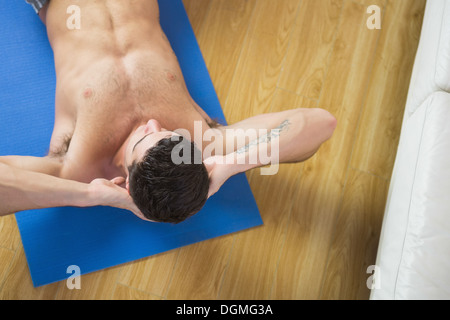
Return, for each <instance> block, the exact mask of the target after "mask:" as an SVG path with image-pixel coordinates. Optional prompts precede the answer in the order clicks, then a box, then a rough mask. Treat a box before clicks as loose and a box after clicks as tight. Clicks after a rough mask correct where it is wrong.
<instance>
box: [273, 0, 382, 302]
mask: <svg viewBox="0 0 450 320" xmlns="http://www.w3.org/2000/svg"><path fill="white" fill-rule="evenodd" d="M377 40H378V32H377V31H375V32H374V31H373V30H368V29H367V27H366V11H365V7H364V6H363V5H361V4H358V3H354V2H351V1H346V2H345V3H344V8H343V12H342V17H341V19H340V25H339V30H338V33H337V36H336V41H335V45H334V48H333V52H332V54H331V57H330V66H329V70H328V72H327V77H326V79H325V82H324V86H323V89H322V94H321V99H320V101H319V107H324V108H325V109H328V110H329V111H330V112H331V113H332V114H334V115H335V117H336V118H337V119H338V127H337V129H336V131H335V133H334V135H333V137H332V139H331V140H330V141H328V142H326V143H325V144H324V145H323V146H322V148H321V149H320V150H319V153H318V154H317V155H316V156H315V157H314V158H313V159H311V160H308V161H307V162H305V165H304V168H303V171H302V176H301V183H300V190H299V192H298V196H297V197H296V199H295V200H294V206H293V210H292V213H291V219H290V221H289V229H288V232H287V239H286V244H285V246H284V247H283V252H282V254H281V260H280V263H279V267H278V272H277V276H276V281H275V283H274V288H273V292H272V297H273V298H276V299H317V298H318V297H319V294H320V284H321V283H322V278H323V276H324V274H323V272H324V270H325V263H326V261H327V257H328V252H329V247H330V242H331V233H332V230H333V229H334V226H335V222H336V217H337V215H338V210H339V205H340V203H341V199H342V192H343V186H344V183H345V178H346V174H347V169H348V165H349V160H350V155H351V151H352V145H353V141H354V136H355V131H356V127H357V123H358V119H359V114H360V110H361V107H362V102H363V100H364V96H365V95H364V92H365V90H366V88H367V83H368V80H369V74H370V70H371V67H372V64H373V53H374V49H375V47H376V44H377Z"/></svg>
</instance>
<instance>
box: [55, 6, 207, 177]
mask: <svg viewBox="0 0 450 320" xmlns="http://www.w3.org/2000/svg"><path fill="white" fill-rule="evenodd" d="M71 5H75V6H77V8H79V14H80V16H79V18H80V22H81V24H80V28H79V29H76V28H71V27H70V25H68V24H67V20H68V18H69V17H70V16H71V13H70V12H71V11H70V10H68V8H69V6H71ZM68 12H69V13H68ZM72 13H73V12H72ZM46 25H47V32H48V36H49V40H50V43H51V46H52V48H53V51H54V58H55V69H56V76H57V85H56V94H55V96H56V97H55V112H56V114H55V127H54V131H53V135H52V140H51V145H50V154H53V155H58V156H61V157H64V162H65V164H66V165H67V166H66V167H67V168H69V170H68V171H67V172H66V178H71V179H76V180H80V181H89V180H91V179H93V178H97V177H104V178H112V177H115V176H117V175H121V174H123V172H120V171H119V170H118V169H117V167H116V165H115V164H114V159H113V157H114V156H115V154H116V153H117V151H118V149H119V148H120V147H121V145H122V144H123V143H124V141H125V140H126V138H127V137H128V136H129V134H130V130H132V128H133V127H134V126H135V125H136V124H137V123H145V122H147V121H148V120H149V119H156V120H158V121H159V122H160V123H161V125H162V127H163V128H165V129H167V130H176V129H180V128H183V129H187V130H188V131H190V133H191V136H193V133H194V121H202V128H203V131H204V130H206V129H208V128H209V126H208V124H207V122H206V121H205V119H206V120H208V122H209V121H210V119H209V118H208V116H207V115H206V114H205V113H204V111H203V110H201V108H200V107H199V106H198V105H196V104H195V102H194V101H193V100H192V98H191V97H190V95H189V93H188V91H187V89H186V85H185V83H184V79H183V75H182V73H181V70H180V67H179V65H178V61H177V58H176V56H175V55H174V53H173V51H172V48H171V46H170V44H169V42H168V41H167V39H166V37H165V35H164V33H163V32H162V30H161V27H160V25H159V10H158V4H157V1H156V0H134V1H117V0H99V1H92V0H78V1H71V0H52V1H50V4H49V6H48V10H47V13H46Z"/></svg>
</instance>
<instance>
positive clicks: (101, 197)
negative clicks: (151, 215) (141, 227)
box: [89, 177, 147, 220]
mask: <svg viewBox="0 0 450 320" xmlns="http://www.w3.org/2000/svg"><path fill="white" fill-rule="evenodd" d="M124 182H125V178H123V177H117V178H114V179H112V180H106V179H95V180H93V181H92V182H91V183H90V184H89V196H90V198H91V201H92V203H93V205H96V206H97V205H98V206H108V207H115V208H121V209H125V210H129V211H132V212H133V213H134V214H135V215H136V216H138V217H139V218H141V219H143V220H147V219H145V217H144V215H143V214H142V213H141V211H140V210H139V209H138V208H137V206H136V205H135V204H134V202H133V199H132V198H131V196H130V194H129V193H128V191H127V189H125V188H123V187H121V186H120V185H122V184H123V183H124Z"/></svg>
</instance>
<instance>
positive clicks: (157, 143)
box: [125, 120, 209, 223]
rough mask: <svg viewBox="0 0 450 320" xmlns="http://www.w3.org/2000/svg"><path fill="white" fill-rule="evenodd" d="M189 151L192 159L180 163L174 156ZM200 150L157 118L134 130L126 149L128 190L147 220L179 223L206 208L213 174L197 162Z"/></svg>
mask: <svg viewBox="0 0 450 320" xmlns="http://www.w3.org/2000/svg"><path fill="white" fill-rule="evenodd" d="M186 151H190V160H191V161H187V163H180V164H176V163H179V161H175V162H174V161H173V158H174V156H175V157H176V156H181V157H183V152H186ZM199 153H200V150H198V149H197V148H196V146H195V145H194V144H193V143H192V142H190V141H188V140H187V139H185V138H184V137H182V136H180V135H178V134H176V133H175V132H172V131H167V130H165V129H162V128H161V126H160V124H159V123H158V122H157V121H156V120H150V121H149V122H148V123H147V124H146V125H143V126H141V127H139V128H138V129H137V130H136V131H135V132H134V133H133V135H132V136H131V138H130V141H129V143H128V146H127V149H126V151H125V165H126V167H127V168H128V179H127V189H128V190H129V193H130V195H131V197H132V198H133V201H134V202H135V204H136V206H137V207H138V208H139V209H140V210H141V212H142V213H143V215H144V218H145V219H147V220H150V221H154V222H170V223H179V222H181V221H183V220H185V219H186V218H188V217H190V216H192V215H193V214H195V213H197V212H198V211H199V210H200V209H201V208H202V207H203V205H204V204H205V202H206V200H207V197H208V189H209V177H208V172H207V170H206V167H205V166H204V164H203V163H200V164H196V163H195V161H194V157H196V156H197V157H198V156H199ZM141 218H142V217H141Z"/></svg>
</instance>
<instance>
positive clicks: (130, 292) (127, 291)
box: [111, 284, 162, 300]
mask: <svg viewBox="0 0 450 320" xmlns="http://www.w3.org/2000/svg"><path fill="white" fill-rule="evenodd" d="M111 299H112V300H161V299H162V298H161V297H158V296H155V295H152V294H149V293H147V292H144V291H140V290H137V289H134V288H130V287H127V286H125V285H123V284H117V285H116V287H115V288H114V292H113V295H112V297H111Z"/></svg>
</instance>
